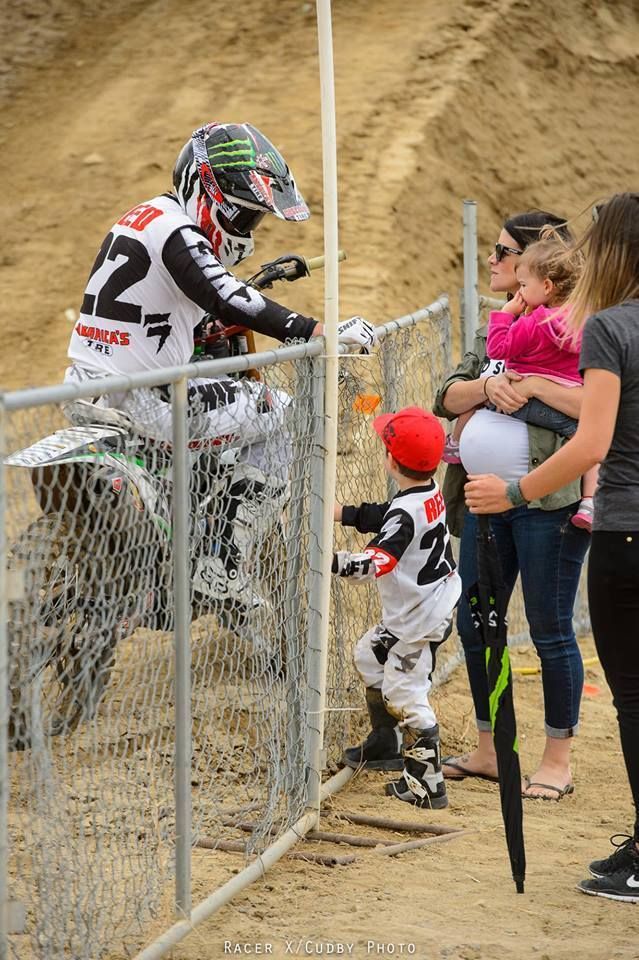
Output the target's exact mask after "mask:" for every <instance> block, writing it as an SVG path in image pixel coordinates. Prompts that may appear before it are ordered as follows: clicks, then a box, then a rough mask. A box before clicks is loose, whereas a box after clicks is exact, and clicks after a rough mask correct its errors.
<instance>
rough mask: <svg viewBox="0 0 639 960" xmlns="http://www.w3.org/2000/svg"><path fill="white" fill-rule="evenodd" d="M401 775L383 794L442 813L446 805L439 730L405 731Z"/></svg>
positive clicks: (388, 784) (433, 728)
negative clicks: (402, 773)
mask: <svg viewBox="0 0 639 960" xmlns="http://www.w3.org/2000/svg"><path fill="white" fill-rule="evenodd" d="M402 754H403V756H404V775H403V776H402V777H400V778H399V780H395V781H394V782H392V783H387V784H386V786H385V788H384V793H385V794H386V796H388V797H396V798H397V799H398V800H403V801H404V802H405V803H412V804H413V805H414V806H416V807H427V808H429V809H433V810H441V809H443V808H444V807H447V806H448V797H447V796H446V783H445V782H444V774H443V773H442V764H441V755H440V750H439V727H437V726H434V727H430V728H429V729H428V730H411V729H410V728H408V727H406V728H404V743H403V746H402Z"/></svg>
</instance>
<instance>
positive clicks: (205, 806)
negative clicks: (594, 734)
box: [0, 298, 525, 960]
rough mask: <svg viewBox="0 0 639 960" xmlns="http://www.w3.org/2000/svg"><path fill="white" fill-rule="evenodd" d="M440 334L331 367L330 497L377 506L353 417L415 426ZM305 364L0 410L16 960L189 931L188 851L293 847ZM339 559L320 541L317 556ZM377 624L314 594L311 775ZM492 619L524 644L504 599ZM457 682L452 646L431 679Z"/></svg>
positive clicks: (342, 726)
mask: <svg viewBox="0 0 639 960" xmlns="http://www.w3.org/2000/svg"><path fill="white" fill-rule="evenodd" d="M450 330H451V320H450V315H449V312H448V302H447V300H446V298H442V299H441V300H440V301H437V302H436V303H435V304H433V305H431V307H430V308H426V309H424V310H421V311H418V312H417V313H415V314H412V315H410V316H408V317H404V318H401V319H400V320H396V321H391V322H390V323H388V324H386V325H385V326H383V327H382V328H380V340H381V342H380V346H379V349H378V351H377V352H376V353H375V354H374V355H373V356H370V357H365V356H360V355H346V354H342V356H341V359H340V380H339V394H338V396H339V429H338V468H337V497H338V499H339V500H340V501H342V502H346V503H349V502H350V503H360V502H362V501H363V500H367V501H374V500H385V499H387V498H388V496H389V494H390V493H392V491H391V490H389V488H388V485H387V478H386V474H385V471H384V469H383V457H382V456H381V455H380V448H379V441H378V440H377V439H376V437H375V435H374V432H373V431H372V429H371V423H372V419H373V416H374V415H375V414H377V413H380V412H384V411H389V410H394V409H398V408H400V407H402V406H406V405H408V404H413V403H416V404H420V405H422V406H424V407H430V404H431V401H432V397H433V395H434V392H435V389H436V385H437V384H438V383H439V381H440V380H441V378H442V376H443V374H444V373H445V372H446V371H447V370H448V369H449V368H450V366H451V357H450ZM321 350H322V344H321V342H319V341H316V342H315V343H311V344H304V345H297V346H290V347H287V348H283V349H281V350H278V351H273V352H271V353H270V354H269V355H262V359H260V360H259V366H260V376H261V379H260V380H259V381H256V380H252V379H248V378H246V379H240V380H237V379H230V380H225V379H218V381H217V386H216V388H215V390H214V391H213V392H211V390H208V392H207V390H204V391H202V390H199V391H198V390H197V389H196V388H195V386H194V385H193V383H192V381H188V383H187V380H186V377H187V376H191V377H192V376H193V371H194V368H193V367H190V368H188V369H187V368H184V369H181V370H174V371H164V376H165V380H166V382H165V383H164V384H161V383H158V382H157V379H158V378H157V374H156V375H151V374H145V375H142V376H140V377H139V378H137V379H136V378H133V377H132V378H128V379H127V380H126V382H124V378H120V380H119V381H118V382H115V381H114V380H111V381H110V382H109V383H108V384H107V387H105V386H104V385H105V383H107V381H100V382H97V381H93V382H91V383H81V384H79V385H76V386H62V387H56V388H49V389H48V390H47V389H42V390H36V391H23V392H19V393H14V394H6V395H4V397H3V398H2V402H1V403H0V417H1V419H0V446H1V448H2V450H3V452H4V467H3V468H0V508H1V509H2V516H3V519H4V539H3V540H0V547H2V545H4V546H3V551H2V552H3V553H4V556H2V557H1V558H0V559H2V564H1V567H0V569H1V570H2V571H4V570H5V566H6V591H5V593H6V597H5V596H4V594H3V604H4V605H5V606H6V609H5V611H4V614H3V617H2V619H1V620H0V631H2V633H0V638H2V639H4V640H5V641H6V645H7V650H8V683H5V684H4V688H3V689H4V690H6V691H7V696H8V703H7V709H6V711H5V712H4V716H1V717H0V720H2V722H3V723H4V725H5V726H6V730H7V737H6V742H5V747H6V743H8V747H9V751H8V759H7V752H6V750H4V749H3V748H2V743H1V742H0V773H2V770H5V769H7V768H8V770H9V777H8V779H7V781H6V782H7V783H8V785H9V795H8V799H7V796H6V793H5V795H4V800H3V804H4V807H3V810H5V811H6V815H7V821H8V827H7V829H8V849H9V859H8V885H9V897H10V899H11V900H14V901H19V902H20V903H22V904H24V906H25V907H26V911H27V916H26V924H25V928H24V932H23V933H20V934H16V935H15V936H12V937H11V938H10V946H11V949H12V950H13V952H14V954H15V955H16V956H20V957H31V956H32V957H42V958H46V960H49V958H51V960H58V958H63V957H64V958H67V957H73V958H77V960H95V958H97V957H100V956H102V955H104V954H105V953H110V955H118V956H119V955H124V954H125V953H127V952H131V950H132V949H133V947H134V945H137V944H139V943H140V942H141V940H143V939H144V937H145V936H146V934H147V931H148V930H149V923H150V921H151V920H152V919H153V918H154V917H158V916H159V917H162V918H164V919H165V920H166V921H167V922H170V920H169V918H170V917H171V916H172V912H173V909H174V905H175V903H176V902H177V905H178V907H179V908H180V909H181V910H182V913H183V915H184V916H186V917H189V916H192V914H191V899H190V898H191V884H190V869H191V848H192V846H193V845H202V846H206V847H209V848H211V847H212V848H218V849H220V848H222V849H223V848H224V847H225V846H226V847H227V848H229V849H237V848H238V847H241V848H242V849H244V850H245V851H246V855H247V858H252V857H253V856H254V855H255V854H262V855H265V851H266V852H267V853H268V850H269V849H271V847H270V846H269V845H270V844H272V842H273V840H274V838H283V837H285V836H288V835H289V834H291V833H292V832H294V830H299V823H300V822H301V820H302V819H303V817H304V816H305V810H306V808H307V804H308V784H309V770H310V769H311V766H312V763H313V758H312V755H313V744H312V737H313V729H314V727H315V726H316V724H312V723H309V703H310V700H311V694H312V693H313V692H314V691H313V690H312V689H311V681H310V680H309V677H312V676H313V670H312V669H311V664H310V657H311V655H312V654H311V652H310V651H311V649H312V647H313V643H312V639H313V638H312V633H313V630H314V629H315V628H316V625H317V613H318V611H317V610H315V609H313V607H312V599H311V598H312V597H314V596H316V586H317V578H318V577H320V576H321V572H320V571H319V569H318V565H317V563H315V562H311V559H310V558H312V557H313V556H315V555H316V554H317V548H318V545H319V547H320V548H321V550H325V549H328V550H330V549H331V544H322V543H320V542H319V538H320V537H321V524H318V523H317V516H318V509H319V510H320V512H321V488H320V487H319V486H318V482H317V478H318V477H320V476H321V472H322V459H323V454H324V436H323V417H322V416H321V411H322V397H323V392H324V359H323V357H322V356H321ZM230 369H231V368H230V366H229V361H219V362H214V363H212V362H208V363H206V364H203V365H202V366H201V370H202V372H203V373H204V374H205V375H206V376H207V377H211V376H212V375H213V374H214V373H215V375H216V376H219V377H222V375H223V374H226V373H227V372H228V371H229V370H230ZM167 384H168V385H167ZM96 398H100V399H98V400H97V402H95V401H96ZM356 536H357V535H355V537H356ZM352 542H353V534H352V533H350V532H347V531H346V530H343V529H342V528H341V527H340V528H339V529H338V530H336V544H337V546H338V547H344V546H350V545H351V544H352ZM5 616H6V629H5V628H3V623H4V619H5ZM378 619H379V607H378V598H377V592H376V590H375V589H374V587H373V588H370V587H362V588H360V589H359V590H357V591H353V590H348V589H345V588H344V585H343V584H342V583H341V582H340V581H338V579H337V578H336V580H335V582H334V584H333V590H332V603H331V615H330V627H329V651H328V671H327V677H326V688H327V692H326V723H325V728H324V743H323V747H324V750H325V757H326V761H327V765H328V767H329V769H330V768H331V767H334V766H335V765H336V764H337V761H338V758H339V755H340V754H341V751H342V749H343V747H344V746H345V745H346V744H349V743H353V742H355V741H356V739H357V738H358V737H359V735H360V734H361V733H362V732H363V727H364V724H365V720H364V717H365V710H364V708H363V707H364V702H363V690H362V687H361V684H360V682H359V680H358V679H357V678H356V676H355V674H354V671H353V668H352V665H351V652H352V649H353V646H354V644H355V643H356V641H357V639H358V638H359V636H360V635H361V634H362V633H363V632H364V631H365V630H366V629H367V628H368V627H369V626H370V625H371V624H372V623H374V622H377V620H378ZM511 621H513V622H514V623H515V624H516V625H517V624H519V623H520V621H521V629H520V627H519V626H516V627H515V629H514V631H513V632H514V634H517V633H522V632H523V630H524V628H525V627H524V625H525V621H524V619H523V614H522V605H521V600H520V598H519V597H518V596H517V597H516V598H515V600H514V601H513V604H512V608H511ZM2 651H3V647H2V644H0V676H1V674H2V666H3V657H2ZM460 660H461V655H460V650H459V644H458V643H457V641H456V640H454V639H453V638H451V640H450V641H448V643H447V644H446V645H445V647H444V648H443V650H442V655H441V657H440V666H439V667H438V672H439V675H440V677H442V676H445V675H447V673H448V672H449V671H450V669H452V667H453V665H454V664H456V663H458V662H460ZM0 705H1V700H0ZM1 780H2V778H1V777H0V781H1ZM3 810H0V833H1V832H2V829H3V827H2V823H3V820H2V817H3V816H4V813H3ZM242 838H243V840H242ZM3 839H4V837H1V836H0V844H1V843H2V840H3ZM294 839H295V837H294V836H293V837H292V840H291V842H293V840H294ZM266 859H267V856H266V855H265V860H264V862H266ZM172 878H175V880H176V883H175V886H174V884H173V879H172ZM226 878H227V874H226V872H225V871H224V869H223V868H221V869H220V878H219V883H220V885H222V884H223V883H224V881H225V880H226ZM158 955H159V954H158Z"/></svg>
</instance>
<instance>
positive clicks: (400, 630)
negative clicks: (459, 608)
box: [342, 480, 461, 640]
mask: <svg viewBox="0 0 639 960" xmlns="http://www.w3.org/2000/svg"><path fill="white" fill-rule="evenodd" d="M342 523H343V524H344V525H346V526H354V527H356V528H357V529H358V530H360V531H361V532H363V533H364V532H373V531H379V532H378V533H377V535H376V536H375V537H374V538H373V540H371V541H370V542H369V544H368V546H367V547H366V549H365V550H364V553H366V554H368V555H369V556H371V557H372V559H373V561H374V566H375V580H376V583H377V586H378V588H379V593H380V597H381V601H382V607H383V615H382V622H383V624H384V626H385V627H386V628H387V629H388V630H390V632H391V633H392V634H393V635H394V636H396V637H397V638H398V639H400V640H410V639H413V640H414V639H418V638H420V637H428V636H429V634H431V633H432V632H433V631H434V630H436V628H437V627H438V626H439V625H440V624H441V623H442V622H443V621H444V620H446V619H447V618H448V617H450V615H451V613H452V611H453V609H454V607H455V605H456V603H457V601H458V600H459V597H460V596H461V579H460V577H459V574H458V573H457V571H456V564H455V561H454V558H453V552H452V546H451V542H450V534H449V532H448V527H447V525H446V508H445V505H444V498H443V496H442V494H441V491H440V489H439V486H438V485H437V483H436V482H435V481H434V480H431V481H430V482H429V483H427V484H423V485H420V486H415V487H411V488H410V489H408V490H404V491H400V492H399V493H398V494H397V495H396V496H395V497H394V498H393V499H392V500H391V501H390V503H383V504H369V503H364V504H362V505H361V506H360V507H344V508H343V511H342Z"/></svg>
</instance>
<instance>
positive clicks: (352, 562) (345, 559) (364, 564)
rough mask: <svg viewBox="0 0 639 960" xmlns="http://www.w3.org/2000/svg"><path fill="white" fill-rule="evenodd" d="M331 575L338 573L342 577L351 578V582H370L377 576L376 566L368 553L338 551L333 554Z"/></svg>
mask: <svg viewBox="0 0 639 960" xmlns="http://www.w3.org/2000/svg"><path fill="white" fill-rule="evenodd" d="M331 573H336V574H338V576H340V577H349V578H350V579H351V580H370V579H372V577H374V576H375V564H374V562H373V558H372V557H371V556H369V554H367V553H349V551H348V550H338V551H337V553H334V554H333V565H332V567H331Z"/></svg>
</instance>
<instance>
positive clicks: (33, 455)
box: [4, 427, 124, 469]
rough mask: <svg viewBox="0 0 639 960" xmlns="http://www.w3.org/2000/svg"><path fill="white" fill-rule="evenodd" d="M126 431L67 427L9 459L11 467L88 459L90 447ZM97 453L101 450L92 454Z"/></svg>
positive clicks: (6, 461)
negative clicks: (85, 457) (87, 449)
mask: <svg viewBox="0 0 639 960" xmlns="http://www.w3.org/2000/svg"><path fill="white" fill-rule="evenodd" d="M123 435H124V431H123V430H118V429H117V428H107V427H66V428H65V429H64V430H56V432H55V433H52V434H50V435H49V436H48V437H44V438H43V439H42V440H38V441H37V442H36V443H33V444H32V445H31V446H30V447H25V448H24V449H23V450H18V451H17V452H16V453H12V454H11V455H10V456H8V457H6V458H5V460H4V462H5V464H7V466H10V467H28V468H31V469H32V468H33V467H41V466H43V465H45V464H47V463H73V462H75V461H77V460H81V459H83V458H84V456H86V453H87V451H86V448H87V446H89V445H91V444H94V443H97V442H98V441H100V440H104V439H105V437H121V436H123ZM90 452H97V451H90Z"/></svg>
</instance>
